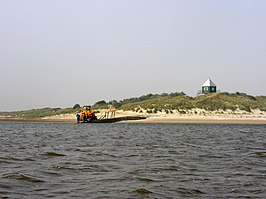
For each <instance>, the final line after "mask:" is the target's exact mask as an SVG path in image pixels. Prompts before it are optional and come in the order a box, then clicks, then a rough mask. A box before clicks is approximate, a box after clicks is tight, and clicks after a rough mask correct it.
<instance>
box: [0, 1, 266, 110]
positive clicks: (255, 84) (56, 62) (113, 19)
mask: <svg viewBox="0 0 266 199" xmlns="http://www.w3.org/2000/svg"><path fill="white" fill-rule="evenodd" d="M0 69H1V70H0V71H1V72H0V85H1V86H0V95H1V98H0V111H5V110H23V109H31V108H37V107H72V106H73V105H74V104H76V103H79V104H81V105H83V104H90V103H91V104H93V103H95V102H96V101H98V100H102V99H104V100H106V101H109V100H113V99H117V100H119V99H124V98H128V97H135V96H140V95H144V94H148V93H163V92H176V91H184V92H185V93H186V94H188V95H191V96H194V95H195V94H196V92H197V90H199V89H200V87H201V85H202V84H203V83H204V82H205V81H206V80H207V78H208V77H211V79H212V80H213V81H214V82H215V83H216V84H217V86H218V89H219V90H221V91H228V92H236V91H239V92H245V93H248V94H252V95H266V1H265V0H65V1H64V0H61V1H59V0H37V1H36V0H23V1H21V0H16V1H15V0H1V1H0Z"/></svg>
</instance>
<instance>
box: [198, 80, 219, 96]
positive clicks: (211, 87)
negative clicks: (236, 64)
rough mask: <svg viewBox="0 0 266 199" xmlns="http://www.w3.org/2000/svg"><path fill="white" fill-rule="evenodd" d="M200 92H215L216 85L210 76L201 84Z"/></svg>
mask: <svg viewBox="0 0 266 199" xmlns="http://www.w3.org/2000/svg"><path fill="white" fill-rule="evenodd" d="M201 93H202V94H205V93H216V85H215V83H213V81H212V80H211V79H210V78H209V79H207V81H206V82H205V83H204V84H203V85H202V87H201Z"/></svg>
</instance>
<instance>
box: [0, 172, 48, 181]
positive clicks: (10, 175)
mask: <svg viewBox="0 0 266 199" xmlns="http://www.w3.org/2000/svg"><path fill="white" fill-rule="evenodd" d="M3 178H9V179H15V180H23V181H28V182H45V181H44V180H42V179H39V178H36V177H34V176H30V175H27V174H23V173H8V174H3Z"/></svg>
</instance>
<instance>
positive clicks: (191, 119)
mask: <svg viewBox="0 0 266 199" xmlns="http://www.w3.org/2000/svg"><path fill="white" fill-rule="evenodd" d="M125 116H141V117H146V119H141V120H129V121H120V122H119V123H147V124H156V123H159V124H171V123H172V124H177V123H178V124H266V116H264V115H263V116H261V115H260V116H257V115H225V114H224V115H207V116H203V115H195V114H191V115H187V114H184V115H176V114H167V115H166V114H138V113H136V112H133V111H118V113H117V114H116V117H125ZM97 117H98V118H100V113H98V114H97ZM0 121H1V122H65V123H76V117H75V114H64V115H54V116H49V117H43V118H30V119H24V118H12V117H0Z"/></svg>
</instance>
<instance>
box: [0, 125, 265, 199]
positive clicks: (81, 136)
mask: <svg viewBox="0 0 266 199" xmlns="http://www.w3.org/2000/svg"><path fill="white" fill-rule="evenodd" d="M0 149H1V151H0V198H45V197H49V198H266V189H265V187H266V125H207V124H198V125H196V124H74V123H73V124H72V123H13V122H1V123H0Z"/></svg>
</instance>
